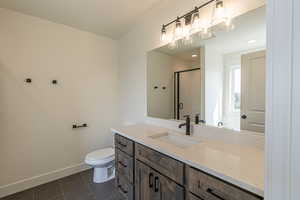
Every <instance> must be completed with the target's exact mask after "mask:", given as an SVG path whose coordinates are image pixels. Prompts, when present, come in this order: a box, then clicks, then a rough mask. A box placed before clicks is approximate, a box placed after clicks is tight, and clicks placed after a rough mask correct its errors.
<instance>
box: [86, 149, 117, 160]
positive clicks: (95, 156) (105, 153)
mask: <svg viewBox="0 0 300 200" xmlns="http://www.w3.org/2000/svg"><path fill="white" fill-rule="evenodd" d="M114 155H115V150H114V149H113V148H106V149H100V150H97V151H94V152H91V153H89V154H88V155H87V156H86V159H87V160H93V161H97V160H102V159H106V158H110V157H113V156H114Z"/></svg>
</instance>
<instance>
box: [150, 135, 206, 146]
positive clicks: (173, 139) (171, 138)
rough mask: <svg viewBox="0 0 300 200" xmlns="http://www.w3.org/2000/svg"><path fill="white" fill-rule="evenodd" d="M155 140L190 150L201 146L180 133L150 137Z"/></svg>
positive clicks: (197, 141) (193, 139)
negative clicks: (197, 145) (192, 147)
mask: <svg viewBox="0 0 300 200" xmlns="http://www.w3.org/2000/svg"><path fill="white" fill-rule="evenodd" d="M149 137H150V138H152V139H154V140H159V141H163V142H166V143H169V144H172V145H175V146H177V147H180V148H188V147H191V146H193V145H195V144H199V143H200V141H199V140H197V139H196V138H194V137H192V136H185V135H182V134H180V133H172V132H165V133H159V134H156V135H152V136H149Z"/></svg>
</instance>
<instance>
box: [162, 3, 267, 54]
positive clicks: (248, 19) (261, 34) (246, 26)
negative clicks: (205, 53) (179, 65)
mask: <svg viewBox="0 0 300 200" xmlns="http://www.w3.org/2000/svg"><path fill="white" fill-rule="evenodd" d="M233 23H234V25H235V28H234V30H231V31H216V32H215V37H214V38H211V39H208V40H201V39H200V38H199V37H194V38H193V44H190V45H181V46H180V47H179V48H175V49H170V48H169V47H168V46H164V47H161V48H159V49H158V50H159V51H160V52H163V53H166V54H169V55H180V54H181V53H182V52H189V54H190V52H192V51H194V50H195V49H197V48H199V47H201V46H210V47H211V48H214V49H217V50H218V51H219V52H221V53H224V54H225V53H232V52H237V51H244V50H250V49H257V48H265V46H266V7H265V6H263V7H261V8H257V9H255V10H253V11H250V12H248V13H246V14H244V15H241V16H239V17H236V18H235V19H234V20H233ZM249 41H251V42H249Z"/></svg>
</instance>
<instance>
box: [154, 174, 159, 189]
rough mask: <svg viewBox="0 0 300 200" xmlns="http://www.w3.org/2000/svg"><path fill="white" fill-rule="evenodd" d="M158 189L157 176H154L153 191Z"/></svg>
mask: <svg viewBox="0 0 300 200" xmlns="http://www.w3.org/2000/svg"><path fill="white" fill-rule="evenodd" d="M158 191H159V178H158V177H157V176H156V177H155V178H154V192H158Z"/></svg>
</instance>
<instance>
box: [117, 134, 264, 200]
mask: <svg viewBox="0 0 300 200" xmlns="http://www.w3.org/2000/svg"><path fill="white" fill-rule="evenodd" d="M115 144H116V156H115V158H116V184H117V187H118V189H119V191H120V193H121V194H123V196H124V199H125V200H262V199H263V198H262V197H259V196H257V195H255V194H252V193H250V192H247V191H245V190H243V189H240V188H238V187H236V186H234V185H232V184H229V183H227V182H225V181H223V180H220V179H219V178H216V177H214V176H212V175H209V174H207V173H205V172H202V171H201V170H198V169H195V168H193V167H190V166H188V165H186V164H184V163H182V162H180V161H178V160H175V159H173V158H171V157H169V156H167V155H164V154H162V153H160V152H158V151H155V150H153V149H151V148H149V147H146V146H144V145H141V144H138V143H136V142H133V141H131V140H129V139H127V138H125V137H123V136H120V135H118V134H116V135H115Z"/></svg>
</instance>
